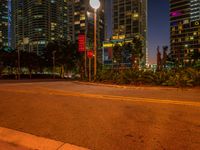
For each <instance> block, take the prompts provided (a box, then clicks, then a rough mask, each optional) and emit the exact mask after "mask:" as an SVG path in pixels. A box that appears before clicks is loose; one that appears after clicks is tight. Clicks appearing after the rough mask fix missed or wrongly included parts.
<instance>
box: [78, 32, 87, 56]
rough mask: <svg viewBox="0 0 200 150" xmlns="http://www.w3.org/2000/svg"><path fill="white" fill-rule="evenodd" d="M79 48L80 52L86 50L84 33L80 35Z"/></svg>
mask: <svg viewBox="0 0 200 150" xmlns="http://www.w3.org/2000/svg"><path fill="white" fill-rule="evenodd" d="M78 50H79V52H84V51H85V35H84V34H79V35H78Z"/></svg>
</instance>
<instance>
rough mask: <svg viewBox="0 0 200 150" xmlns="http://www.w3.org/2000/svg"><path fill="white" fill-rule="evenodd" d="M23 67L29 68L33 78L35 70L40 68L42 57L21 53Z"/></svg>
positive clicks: (25, 52)
mask: <svg viewBox="0 0 200 150" xmlns="http://www.w3.org/2000/svg"><path fill="white" fill-rule="evenodd" d="M20 55H21V67H25V68H28V70H29V77H30V79H31V78H32V72H33V70H34V69H35V70H37V69H38V68H40V64H39V62H40V57H39V56H38V55H37V54H36V53H34V52H27V51H21V53H20Z"/></svg>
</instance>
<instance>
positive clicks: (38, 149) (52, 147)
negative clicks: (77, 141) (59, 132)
mask: <svg viewBox="0 0 200 150" xmlns="http://www.w3.org/2000/svg"><path fill="white" fill-rule="evenodd" d="M0 150H88V149H86V148H82V147H78V146H75V145H71V144H68V143H64V142H60V141H55V140H52V139H47V138H43V137H39V136H35V135H31V134H27V133H24V132H19V131H15V130H12V129H7V128H3V127H0Z"/></svg>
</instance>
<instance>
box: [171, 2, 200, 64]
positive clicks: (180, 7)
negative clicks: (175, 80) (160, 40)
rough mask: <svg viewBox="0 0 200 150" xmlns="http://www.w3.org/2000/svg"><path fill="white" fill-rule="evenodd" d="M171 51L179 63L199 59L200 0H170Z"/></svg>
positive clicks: (188, 62)
mask: <svg viewBox="0 0 200 150" xmlns="http://www.w3.org/2000/svg"><path fill="white" fill-rule="evenodd" d="M170 26H171V27H170V30H171V31H170V33H171V39H170V42H171V52H172V56H173V59H174V61H175V62H176V63H177V64H179V65H186V64H192V63H193V62H195V61H198V60H199V59H200V58H199V54H200V0H181V1H177V0H170Z"/></svg>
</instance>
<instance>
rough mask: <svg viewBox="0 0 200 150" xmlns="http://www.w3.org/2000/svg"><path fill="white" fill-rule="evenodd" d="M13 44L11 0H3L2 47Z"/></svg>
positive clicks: (0, 33) (0, 25) (0, 34)
mask: <svg viewBox="0 0 200 150" xmlns="http://www.w3.org/2000/svg"><path fill="white" fill-rule="evenodd" d="M8 46H11V0H1V5H0V48H2V47H8Z"/></svg>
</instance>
